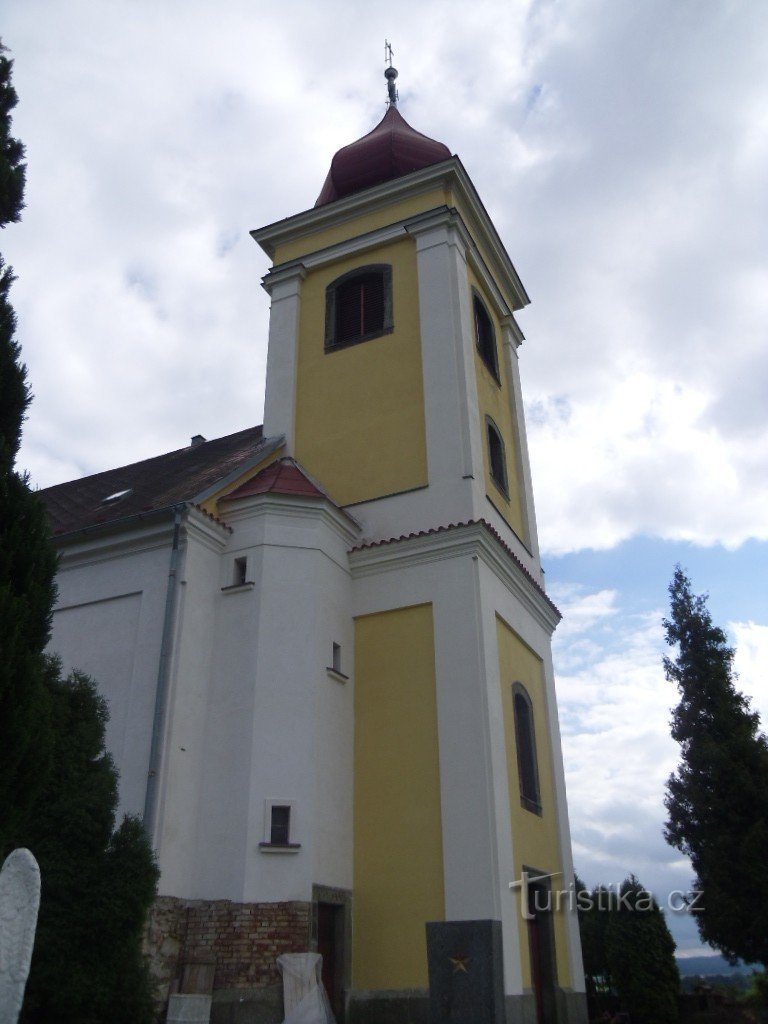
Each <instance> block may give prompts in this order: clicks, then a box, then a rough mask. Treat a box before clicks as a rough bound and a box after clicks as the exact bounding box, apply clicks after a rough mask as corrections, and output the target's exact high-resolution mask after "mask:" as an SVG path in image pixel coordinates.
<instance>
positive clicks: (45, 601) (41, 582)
mask: <svg viewBox="0 0 768 1024" xmlns="http://www.w3.org/2000/svg"><path fill="white" fill-rule="evenodd" d="M11 68H12V62H11V61H10V60H9V59H8V58H7V57H6V55H5V52H4V50H3V49H2V47H1V45H0V227H3V228H4V227H5V226H6V225H7V224H9V223H12V222H13V221H16V220H18V219H19V216H20V214H21V209H22V206H23V202H22V200H23V192H24V172H25V167H24V164H23V163H22V161H23V157H24V147H23V146H22V145H21V143H20V142H18V141H17V140H16V139H14V138H13V137H12V136H11V116H10V112H11V111H12V110H13V108H14V106H15V105H16V93H15V91H14V88H13V86H12V84H11ZM12 282H13V273H12V271H11V269H10V267H8V266H6V265H5V263H4V261H3V257H2V255H0V651H2V657H0V808H2V812H1V813H0V856H4V855H5V854H7V853H8V852H9V850H10V849H11V847H12V845H13V844H14V842H15V836H16V835H17V833H18V830H19V829H20V828H22V827H23V825H24V823H25V821H26V819H27V817H28V815H29V813H30V808H31V806H32V804H33V802H34V801H35V799H36V798H37V796H38V794H39V792H40V789H41V787H42V786H43V784H44V783H45V778H46V773H47V769H48V757H47V750H48V747H49V738H50V717H49V712H48V703H49V702H48V696H47V693H46V690H45V685H44V678H43V677H44V666H43V649H44V647H45V645H46V643H47V642H48V637H49V631H50V621H51V609H52V607H53V602H54V598H55V586H54V576H55V573H56V557H55V554H54V551H53V548H52V546H51V544H50V541H49V536H48V524H47V521H46V516H45V510H44V508H43V505H42V503H41V502H40V500H39V499H38V498H37V496H36V495H35V494H33V493H32V491H30V489H29V485H28V483H27V480H26V478H25V477H24V476H23V475H21V474H19V473H18V472H17V471H16V468H15V462H16V455H17V453H18V450H19V445H20V444H21V426H22V422H23V419H24V413H25V410H26V408H27V406H28V404H29V401H30V394H29V387H28V385H27V379H26V378H27V373H26V368H25V367H24V366H23V365H22V363H21V361H20V352H19V346H18V343H17V342H16V339H15V331H16V316H15V314H14V311H13V309H12V307H11V304H10V302H9V296H8V293H9V290H10V287H11V284H12Z"/></svg>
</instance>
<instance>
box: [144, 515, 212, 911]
mask: <svg viewBox="0 0 768 1024" xmlns="http://www.w3.org/2000/svg"><path fill="white" fill-rule="evenodd" d="M229 538H230V535H229V533H228V531H226V530H225V529H224V528H223V527H221V526H220V525H219V524H217V523H212V522H211V521H210V520H207V519H206V518H205V517H204V516H203V515H202V513H200V512H199V511H197V510H196V509H189V510H188V513H187V517H186V522H185V527H184V533H183V542H184V543H183V551H182V561H181V564H180V566H179V573H178V589H177V602H176V615H175V622H174V633H173V657H172V659H171V663H170V666H169V669H170V676H169V687H168V695H167V707H168V711H167V717H166V723H165V724H166V728H165V735H164V740H163V758H162V762H161V773H160V784H159V787H158V788H159V793H158V822H159V823H160V824H159V827H158V829H157V831H156V848H157V852H158V860H159V864H160V868H161V872H162V874H161V879H160V892H161V893H162V894H163V895H175V896H186V897H189V896H191V895H192V893H193V891H194V890H193V884H194V883H193V879H194V875H195V852H196V840H197V834H198V831H199V830H200V828H201V825H202V826H203V827H204V823H203V822H201V820H200V819H201V815H202V816H204V815H205V808H204V805H203V803H202V801H201V795H202V782H203V777H204V775H205V773H206V772H207V770H208V765H207V753H208V752H207V751H206V749H205V740H206V731H207V728H208V721H207V719H208V709H209V689H210V685H211V668H212V660H213V651H214V637H215V624H216V609H217V602H218V599H219V596H220V594H221V589H220V583H219V578H220V572H221V563H222V559H223V552H224V550H225V547H226V545H227V542H228V540H229Z"/></svg>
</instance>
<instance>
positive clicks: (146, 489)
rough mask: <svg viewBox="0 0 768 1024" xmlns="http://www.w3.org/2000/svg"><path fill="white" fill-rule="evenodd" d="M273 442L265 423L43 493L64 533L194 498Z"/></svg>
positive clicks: (55, 527) (54, 524)
mask: <svg viewBox="0 0 768 1024" xmlns="http://www.w3.org/2000/svg"><path fill="white" fill-rule="evenodd" d="M269 441H270V439H269V438H264V437H263V431H262V428H261V427H260V426H258V427H248V428H247V429H246V430H239V431H237V433H235V434H228V435H227V436H226V437H219V438H216V439H215V440H213V441H204V442H202V443H200V444H196V445H191V446H189V447H187V448H179V449H178V450H177V451H174V452H168V453H167V454H165V455H157V456H155V458H152V459H144V460H143V461H142V462H134V463H133V464H132V465H130V466H121V467H119V468H118V469H108V470H106V471H105V472H103V473H95V474H94V475H93V476H87V477H82V478H81V479H79V480H70V481H69V482H68V483H64V484H56V485H55V486H54V487H46V488H45V490H42V491H40V492H39V493H40V497H41V498H42V499H43V501H44V502H45V504H46V506H47V508H48V517H49V519H50V523H51V531H52V533H53V534H54V535H55V536H60V535H62V534H67V533H72V532H75V531H79V530H84V529H88V528H89V527H95V526H101V525H104V524H106V523H115V522H118V521H120V520H122V519H127V518H129V517H131V516H135V515H140V514H142V513H146V512H150V511H152V510H155V509H162V508H168V507H171V506H173V505H176V504H178V503H180V502H183V501H192V500H194V499H195V498H199V496H200V495H202V494H204V493H205V492H206V491H207V490H208V489H210V488H212V487H214V486H215V485H216V484H217V483H218V482H220V481H224V480H225V479H226V478H227V477H228V476H230V475H232V474H233V473H236V472H237V470H238V469H239V468H242V471H243V472H244V471H245V470H246V469H247V468H248V466H249V465H252V464H253V463H254V462H255V461H256V460H257V459H258V457H259V455H260V454H264V455H266V453H267V449H268V447H269ZM123 491H128V492H129V493H128V494H126V495H125V496H124V497H121V498H119V499H117V500H115V501H114V502H107V503H105V499H106V498H108V497H109V496H110V495H116V494H120V493H121V492H123Z"/></svg>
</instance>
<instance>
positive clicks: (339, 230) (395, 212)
mask: <svg viewBox="0 0 768 1024" xmlns="http://www.w3.org/2000/svg"><path fill="white" fill-rule="evenodd" d="M448 202H449V192H448V191H447V190H446V189H445V188H443V187H442V186H438V187H437V188H432V189H429V190H428V191H426V192H421V193H419V194H417V195H415V196H409V197H408V198H407V199H400V200H397V201H395V202H392V203H389V204H388V205H386V206H384V207H382V208H381V209H379V210H373V211H372V212H371V213H367V214H363V215H356V216H352V217H349V218H348V219H347V220H342V221H341V222H340V223H336V224H334V225H332V226H331V227H325V228H320V229H319V230H315V231H311V232H307V234H304V235H301V236H300V237H298V238H292V239H290V240H289V241H285V242H283V243H282V244H280V245H278V246H276V248H275V256H274V263H275V265H277V264H280V263H287V262H288V260H295V259H300V258H301V257H302V256H306V254H307V253H311V252H317V251H318V250H319V249H326V248H327V247H328V246H330V245H336V244H337V243H338V242H346V241H347V240H348V239H350V238H357V237H358V236H360V235H364V234H366V233H367V232H369V231H375V230H376V229H377V228H383V227H386V226H387V225H388V224H394V223H396V222H397V221H399V220H405V219H406V218H407V217H413V216H415V215H416V214H417V213H424V211H426V210H432V209H434V207H436V206H446V205H448Z"/></svg>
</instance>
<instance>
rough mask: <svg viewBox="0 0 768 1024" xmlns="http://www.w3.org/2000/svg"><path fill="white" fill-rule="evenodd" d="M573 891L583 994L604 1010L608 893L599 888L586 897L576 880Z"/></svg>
mask: <svg viewBox="0 0 768 1024" xmlns="http://www.w3.org/2000/svg"><path fill="white" fill-rule="evenodd" d="M575 887H576V894H577V908H578V914H579V935H580V938H581V955H582V960H583V963H584V976H585V979H586V984H587V993H588V995H589V997H590V1000H591V1002H592V1003H593V1004H594V1005H595V1007H596V1008H599V1009H607V1008H608V1005H607V1002H606V1000H605V997H606V996H607V995H608V994H609V993H610V991H611V979H610V972H609V969H608V947H607V944H606V938H607V935H606V933H607V930H608V913H607V909H608V907H609V906H610V903H609V900H608V896H609V893H608V891H607V890H606V889H603V888H602V887H601V886H598V887H597V888H596V889H595V890H594V891H593V892H591V893H590V892H589V890H588V889H587V888H586V886H585V885H584V883H583V882H582V881H581V879H580V878H579V877H578V876H577V877H576V880H575ZM585 897H586V898H585Z"/></svg>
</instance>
